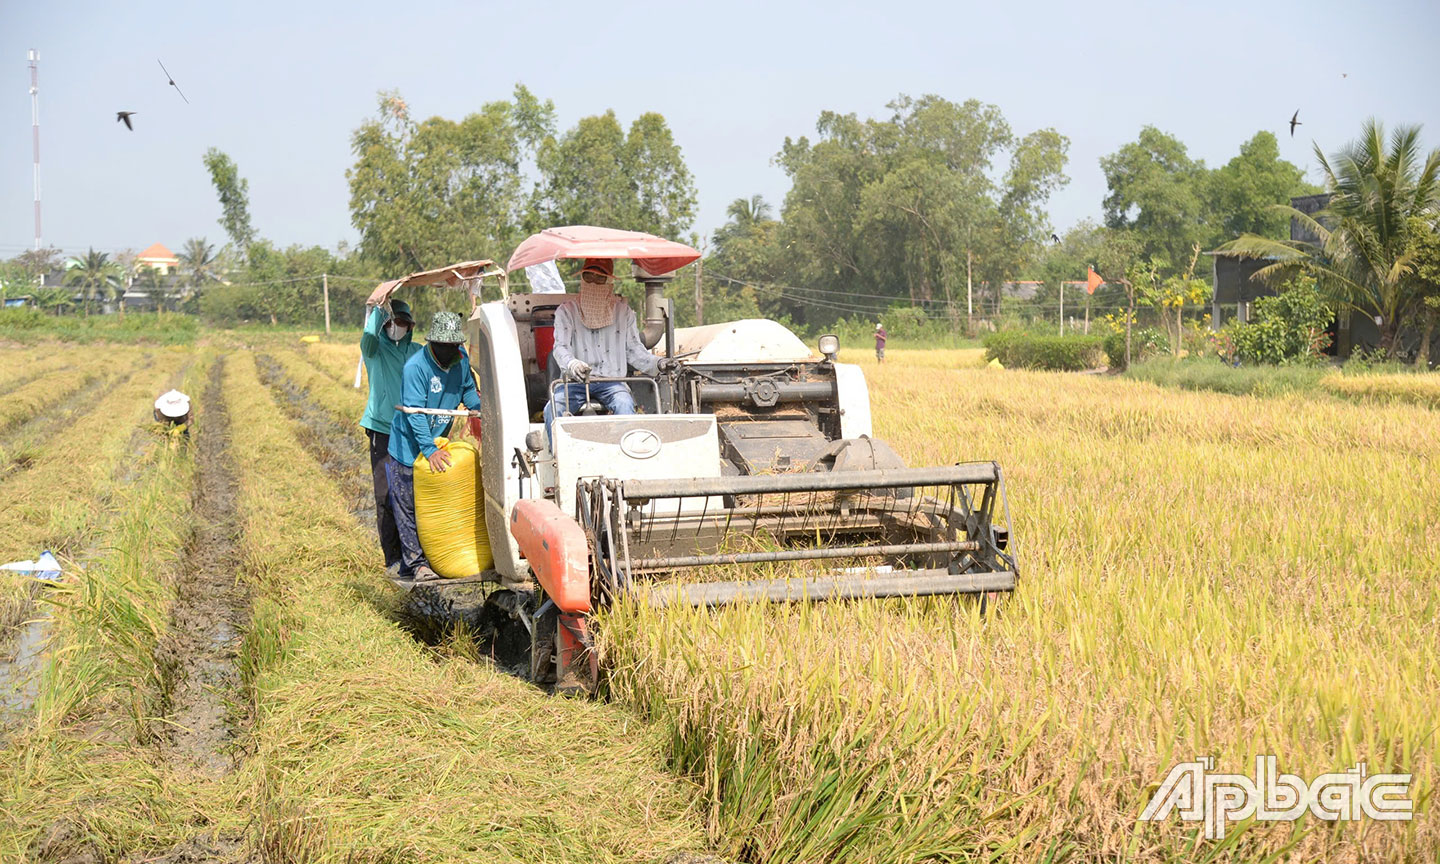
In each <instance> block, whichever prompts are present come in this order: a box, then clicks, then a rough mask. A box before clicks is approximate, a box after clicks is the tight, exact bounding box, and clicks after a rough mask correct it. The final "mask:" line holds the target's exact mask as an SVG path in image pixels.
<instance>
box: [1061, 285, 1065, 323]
mask: <svg viewBox="0 0 1440 864" xmlns="http://www.w3.org/2000/svg"><path fill="white" fill-rule="evenodd" d="M1060 335H1061V336H1064V335H1065V280H1064V279H1061V280H1060Z"/></svg>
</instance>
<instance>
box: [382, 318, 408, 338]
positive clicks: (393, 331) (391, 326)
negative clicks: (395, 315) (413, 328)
mask: <svg viewBox="0 0 1440 864" xmlns="http://www.w3.org/2000/svg"><path fill="white" fill-rule="evenodd" d="M409 330H410V328H409V327H406V326H405V325H404V324H401V323H399V322H396V321H391V322H389V323H387V324H386V325H385V335H386V336H389V337H390V341H391V342H399V341H400V340H401V339H404V338H405V334H406V333H407V332H409Z"/></svg>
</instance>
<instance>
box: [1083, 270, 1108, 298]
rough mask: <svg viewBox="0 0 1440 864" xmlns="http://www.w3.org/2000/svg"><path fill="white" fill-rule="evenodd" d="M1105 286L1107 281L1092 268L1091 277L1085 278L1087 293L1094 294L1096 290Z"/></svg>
mask: <svg viewBox="0 0 1440 864" xmlns="http://www.w3.org/2000/svg"><path fill="white" fill-rule="evenodd" d="M1104 284H1105V280H1104V279H1101V278H1100V274H1099V273H1096V272H1095V268H1094V267H1091V268H1090V275H1088V276H1086V277H1085V293H1086V294H1094V293H1095V289H1096V288H1099V287H1100V286H1101V285H1104Z"/></svg>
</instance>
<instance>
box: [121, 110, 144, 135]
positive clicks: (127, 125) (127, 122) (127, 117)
mask: <svg viewBox="0 0 1440 864" xmlns="http://www.w3.org/2000/svg"><path fill="white" fill-rule="evenodd" d="M136 113H139V112H136V111H116V112H115V122H116V123H120V122H122V121H123V122H124V123H125V128H126V129H129V130H130V131H131V132H134V131H135V127H134V126H131V125H130V116H131V115H132V114H136Z"/></svg>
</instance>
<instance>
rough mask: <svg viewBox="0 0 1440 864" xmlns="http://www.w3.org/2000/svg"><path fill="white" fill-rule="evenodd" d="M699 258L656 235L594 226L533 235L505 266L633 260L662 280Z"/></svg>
mask: <svg viewBox="0 0 1440 864" xmlns="http://www.w3.org/2000/svg"><path fill="white" fill-rule="evenodd" d="M699 257H700V253H699V252H697V251H695V250H694V249H691V248H690V247H689V246H686V245H685V244H684V243H676V242H675V241H674V240H666V239H665V238H664V237H656V236H655V235H654V234H642V233H641V232H639V231H620V230H617V229H615V228H596V227H595V226H593V225H566V226H565V227H563V228H547V229H545V230H544V231H541V232H540V233H539V234H532V235H530V237H529V238H528V239H527V240H526V241H525V242H524V243H521V244H520V246H519V248H517V249H516V250H515V254H514V255H511V256H510V263H509V264H506V265H505V269H506V270H519V269H520V268H522V267H529V266H531V265H533V264H542V263H544V262H546V261H554V260H555V259H556V258H629V259H630V260H631V261H634V262H635V263H636V264H638V265H640V266H641V267H642V268H644V269H645V270H646V271H648V272H650V273H653V274H655V275H656V276H659V275H661V274H663V273H669V272H671V271H672V270H679V269H680V268H681V267H684V266H685V265H686V264H689V263H690V262H691V261H694V260H696V259H698V258H699Z"/></svg>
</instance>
